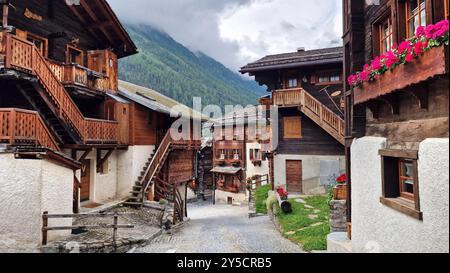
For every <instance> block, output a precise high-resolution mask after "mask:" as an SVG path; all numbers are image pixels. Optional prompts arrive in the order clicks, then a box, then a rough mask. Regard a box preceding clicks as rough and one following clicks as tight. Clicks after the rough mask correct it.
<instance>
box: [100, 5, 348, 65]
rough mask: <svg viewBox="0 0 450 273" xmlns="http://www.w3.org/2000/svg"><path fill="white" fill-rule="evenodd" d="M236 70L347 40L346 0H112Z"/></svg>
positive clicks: (124, 14) (122, 13) (128, 15)
mask: <svg viewBox="0 0 450 273" xmlns="http://www.w3.org/2000/svg"><path fill="white" fill-rule="evenodd" d="M108 2H109V3H110V4H111V6H112V7H113V9H114V10H115V11H116V13H117V14H118V16H119V17H120V19H121V20H122V21H124V22H131V23H146V24H150V25H153V26H155V27H158V28H160V29H162V30H164V31H165V32H167V33H168V34H169V35H171V36H172V37H173V38H174V39H175V40H177V41H178V42H180V43H182V44H183V45H185V46H187V47H189V48H190V49H191V50H193V51H195V50H199V51H202V52H204V53H206V54H208V55H210V56H211V57H213V58H215V59H217V60H218V61H220V62H222V63H223V64H224V65H226V66H228V67H229V68H231V69H232V70H235V71H237V70H238V69H239V67H241V66H243V65H245V64H247V63H248V62H251V61H255V60H257V59H259V58H261V57H263V56H265V55H268V54H277V53H283V52H292V51H295V50H296V49H297V48H298V47H305V48H306V49H314V48H321V47H328V46H337V45H341V40H340V37H341V36H342V15H341V2H342V1H341V0H313V1H311V0H109V1H108Z"/></svg>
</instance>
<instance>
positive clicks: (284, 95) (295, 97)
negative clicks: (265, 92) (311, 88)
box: [273, 88, 303, 106]
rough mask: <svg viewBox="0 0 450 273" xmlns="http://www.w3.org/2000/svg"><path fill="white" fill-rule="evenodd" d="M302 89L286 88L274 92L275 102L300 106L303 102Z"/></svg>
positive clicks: (279, 104) (280, 104)
mask: <svg viewBox="0 0 450 273" xmlns="http://www.w3.org/2000/svg"><path fill="white" fill-rule="evenodd" d="M302 90H303V89H301V88H296V89H284V90H277V91H274V92H273V104H274V105H277V106H296V105H297V106H298V105H300V104H301V103H302Z"/></svg>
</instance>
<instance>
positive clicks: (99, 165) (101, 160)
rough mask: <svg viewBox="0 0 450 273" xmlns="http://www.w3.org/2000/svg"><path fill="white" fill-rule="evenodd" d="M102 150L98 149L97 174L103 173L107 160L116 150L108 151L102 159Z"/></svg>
mask: <svg viewBox="0 0 450 273" xmlns="http://www.w3.org/2000/svg"><path fill="white" fill-rule="evenodd" d="M102 151H103V150H102V149H97V172H102V171H103V165H104V164H105V162H106V160H108V158H109V157H110V156H111V155H112V153H113V152H114V151H115V149H108V150H107V151H108V152H107V153H106V155H105V156H104V157H102Z"/></svg>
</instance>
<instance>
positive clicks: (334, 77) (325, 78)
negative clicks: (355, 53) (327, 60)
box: [318, 71, 341, 84]
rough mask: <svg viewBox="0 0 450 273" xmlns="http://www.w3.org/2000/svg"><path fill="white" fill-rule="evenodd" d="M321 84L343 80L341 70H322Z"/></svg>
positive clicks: (319, 79)
mask: <svg viewBox="0 0 450 273" xmlns="http://www.w3.org/2000/svg"><path fill="white" fill-rule="evenodd" d="M318 81H319V84H330V83H339V82H341V75H340V73H339V72H336V71H334V72H333V71H332V72H320V73H319V77H318Z"/></svg>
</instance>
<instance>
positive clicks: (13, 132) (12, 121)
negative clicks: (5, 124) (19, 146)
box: [9, 109, 17, 145]
mask: <svg viewBox="0 0 450 273" xmlns="http://www.w3.org/2000/svg"><path fill="white" fill-rule="evenodd" d="M16 116H17V112H16V110H15V109H13V110H12V111H11V117H10V118H9V120H10V127H9V137H10V144H11V145H14V144H15V142H16Z"/></svg>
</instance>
